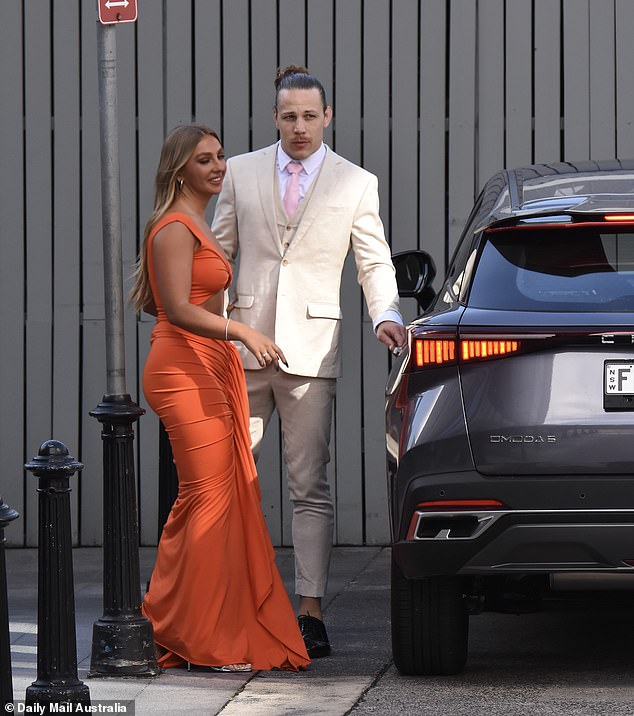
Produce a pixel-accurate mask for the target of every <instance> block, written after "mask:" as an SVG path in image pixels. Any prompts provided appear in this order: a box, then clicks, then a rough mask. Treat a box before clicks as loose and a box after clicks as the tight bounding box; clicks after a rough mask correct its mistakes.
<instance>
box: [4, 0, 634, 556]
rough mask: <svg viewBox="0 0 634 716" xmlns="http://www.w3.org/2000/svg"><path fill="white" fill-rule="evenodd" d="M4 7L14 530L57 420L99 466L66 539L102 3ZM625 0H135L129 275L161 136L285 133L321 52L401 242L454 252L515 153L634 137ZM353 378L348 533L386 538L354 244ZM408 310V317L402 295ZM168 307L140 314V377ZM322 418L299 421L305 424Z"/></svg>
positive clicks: (273, 511) (343, 483) (615, 146)
mask: <svg viewBox="0 0 634 716" xmlns="http://www.w3.org/2000/svg"><path fill="white" fill-rule="evenodd" d="M52 8H53V5H52V4H51V3H42V2H36V0H15V1H14V2H10V3H6V8H4V14H3V22H2V23H0V53H1V58H2V62H0V92H1V94H2V99H3V110H2V113H1V114H0V129H1V130H2V131H0V148H1V150H2V158H3V161H2V165H1V167H0V227H1V231H2V240H1V242H0V251H1V256H0V324H1V325H2V339H3V340H2V346H3V351H2V370H1V371H0V391H1V393H0V394H1V398H2V400H1V401H0V454H1V455H2V456H3V472H2V475H1V476H0V494H2V495H3V497H4V499H5V500H6V501H7V502H8V503H10V504H11V505H12V506H13V507H15V508H16V509H17V510H18V511H19V512H20V513H21V514H22V516H23V518H24V519H23V520H22V525H23V528H22V531H19V530H18V531H12V532H11V534H9V535H8V538H9V539H10V540H12V544H16V545H21V544H28V545H34V544H36V541H37V524H36V520H37V509H36V505H35V498H34V495H35V493H34V491H33V490H32V489H30V488H31V486H30V484H29V482H28V477H25V476H24V473H23V471H22V465H23V463H24V462H25V461H26V460H27V459H28V458H29V457H30V456H31V455H33V454H34V451H35V450H36V449H37V446H38V445H39V444H40V442H41V441H42V440H44V439H46V438H49V437H55V438H58V439H62V440H64V442H65V443H66V444H68V445H70V446H72V448H73V451H74V452H75V454H77V455H79V457H80V459H81V460H82V462H83V463H84V465H85V469H84V478H83V479H82V484H81V486H80V487H79V489H78V490H77V491H76V492H75V493H74V497H73V499H74V500H75V502H74V504H73V509H74V510H75V512H76V515H75V517H74V518H73V524H74V525H76V533H75V534H74V539H75V541H76V542H77V543H78V544H83V545H96V544H100V542H101V539H102V515H101V501H102V484H101V480H102V478H101V460H102V446H101V437H100V426H99V424H98V423H97V421H95V420H94V419H93V418H91V417H90V416H89V415H88V411H89V410H90V409H92V408H93V407H95V405H96V404H97V403H98V402H99V400H100V399H101V396H102V394H103V392H104V390H105V366H104V352H105V350H104V340H105V338H104V300H103V268H102V264H103V262H102V238H101V237H102V234H101V197H100V191H101V189H100V170H99V165H100V160H99V124H98V96H97V49H96V37H97V31H96V28H97V18H96V8H95V3H90V2H79V0H58V1H57V2H55V11H54V12H53V9H52ZM632 27H634V3H632V2H631V0H478V2H474V0H304V2H297V0H144V1H143V2H139V19H138V21H137V22H136V23H134V24H128V25H121V26H119V27H118V28H117V49H118V78H119V90H118V92H119V97H118V101H119V121H120V137H119V139H120V152H121V158H120V159H121V191H122V230H123V241H124V274H125V276H126V287H125V288H126V290H127V288H128V287H129V285H130V284H129V282H130V276H131V274H132V272H133V267H134V259H135V256H136V253H137V251H138V246H139V241H140V237H141V234H142V231H143V227H144V224H145V221H146V219H147V217H148V215H149V213H150V211H151V208H152V195H153V186H152V181H153V176H154V172H155V169H156V165H157V162H158V154H159V149H160V145H161V142H162V140H163V137H164V136H165V133H166V132H167V131H168V130H169V129H171V128H172V127H173V126H174V125H175V124H177V123H180V122H189V121H193V120H195V121H200V122H204V123H206V124H209V125H211V126H212V127H214V128H216V129H218V130H219V131H220V133H221V135H222V137H223V141H224V144H225V147H226V150H227V153H228V154H229V155H232V154H238V153H241V152H245V151H249V150H251V149H255V148H258V147H261V146H264V145H266V144H269V143H271V142H273V141H274V140H275V138H276V131H275V127H274V124H273V117H272V111H271V109H272V104H273V96H274V90H273V77H274V74H275V71H276V68H277V67H278V66H283V65H285V64H288V63H294V64H307V65H308V66H309V67H310V68H311V69H312V70H313V71H314V72H315V73H316V74H317V75H318V76H319V77H320V78H321V79H322V80H323V83H324V85H325V87H326V91H327V94H328V96H329V98H330V99H331V100H332V101H333V104H334V108H335V120H334V122H333V124H332V127H331V128H329V129H328V130H327V131H326V139H327V141H328V142H329V143H330V144H331V146H333V148H335V150H336V151H338V152H339V153H341V154H342V155H344V156H346V157H347V158H349V159H351V160H352V161H355V162H358V163H361V164H362V165H364V166H365V167H366V168H368V169H369V170H370V171H372V172H373V173H375V174H377V175H378V177H379V194H380V201H381V215H382V218H383V221H384V223H385V226H386V229H387V234H388V238H389V240H390V242H391V245H392V248H393V250H395V251H400V250H404V249H407V248H410V247H416V246H418V247H421V248H425V249H426V250H428V251H430V253H432V255H433V256H434V258H435V260H436V263H437V265H438V268H439V272H442V270H443V269H444V267H445V265H446V262H447V261H448V259H449V257H450V255H451V252H452V251H453V248H454V247H455V245H456V242H457V240H458V237H459V235H460V231H461V228H462V225H463V223H464V220H465V219H466V217H467V214H468V212H469V210H470V207H471V204H472V202H473V200H474V198H475V195H476V194H477V192H478V190H479V188H480V187H481V186H482V184H483V183H484V181H485V180H486V179H487V178H488V177H489V176H490V175H491V174H492V173H493V172H495V171H497V170H498V169H500V168H503V167H510V166H513V165H517V164H519V163H528V162H533V161H537V162H542V161H549V160H576V159H585V158H588V157H591V158H609V157H610V156H620V157H628V156H630V157H631V156H634V120H633V119H632V118H633V117H634V74H633V73H632V71H631V68H632V66H634V43H632V42H631V28H632ZM341 300H342V307H343V310H344V322H343V354H344V377H343V378H342V379H341V381H340V384H339V390H338V398H337V402H336V408H335V414H334V422H333V459H332V461H331V464H330V465H329V471H328V475H329V479H330V482H331V486H332V490H333V494H334V495H335V498H336V540H337V542H338V543H339V544H360V543H364V542H365V543H368V544H381V543H383V542H385V541H386V540H387V534H388V532H387V507H386V499H385V486H384V475H383V464H384V458H383V455H384V446H383V416H382V410H383V396H382V393H383V385H384V381H385V378H386V375H387V372H388V370H389V365H390V359H389V357H388V356H387V354H386V351H385V350H384V349H383V348H382V347H381V346H379V345H378V344H377V342H376V340H375V339H374V337H373V335H372V330H371V326H370V322H369V318H368V315H367V311H366V309H365V306H364V304H363V300H362V295H361V292H360V290H359V287H358V286H357V283H356V277H355V270H354V265H353V262H351V261H350V262H348V265H347V267H346V269H345V274H344V280H343V286H342V298H341ZM403 312H404V315H405V316H406V318H408V319H411V318H413V317H414V316H415V313H416V308H415V306H414V305H413V302H412V301H411V300H407V301H404V303H403ZM152 325H153V319H151V317H149V316H147V315H141V316H138V317H137V316H135V315H134V313H133V312H132V311H129V312H128V314H127V315H126V318H125V337H126V348H127V353H126V371H127V386H128V389H129V391H130V392H131V393H132V394H133V397H134V398H135V399H137V400H138V402H139V404H140V405H142V406H143V407H147V406H146V405H145V402H144V399H143V396H142V394H141V385H140V376H141V373H142V369H143V363H144V361H145V357H146V355H147V351H148V348H149V336H150V333H151V329H152ZM309 437H310V436H307V439H309ZM281 442H282V441H281V437H280V433H279V425H278V424H277V422H274V424H273V425H272V429H271V431H270V433H269V434H268V435H267V439H266V442H265V445H264V448H263V452H262V457H261V460H260V464H259V472H260V475H261V482H262V494H263V503H262V504H263V509H264V512H265V514H266V518H267V522H268V524H269V527H270V530H271V534H272V536H273V540H274V542H275V543H276V544H288V543H289V542H290V523H291V512H290V507H289V503H288V497H287V490H286V486H285V484H284V471H283V467H282V460H281V457H280V454H281V448H282V445H281ZM136 449H137V459H138V462H137V465H138V490H139V508H140V517H141V519H140V527H141V542H142V543H143V544H152V543H154V542H155V540H156V536H157V504H158V479H157V475H158V422H157V420H156V417H155V416H153V415H152V414H151V412H149V411H148V413H147V414H146V415H145V416H144V417H142V418H141V420H140V422H139V424H138V428H137V440H136Z"/></svg>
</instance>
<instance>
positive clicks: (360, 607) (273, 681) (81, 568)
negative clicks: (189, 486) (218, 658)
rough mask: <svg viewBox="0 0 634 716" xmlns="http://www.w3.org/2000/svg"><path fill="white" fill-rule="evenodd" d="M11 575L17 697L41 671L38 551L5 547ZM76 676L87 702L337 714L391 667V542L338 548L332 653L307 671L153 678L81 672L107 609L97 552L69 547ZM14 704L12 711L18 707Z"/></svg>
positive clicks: (289, 576) (288, 571) (139, 711)
mask: <svg viewBox="0 0 634 716" xmlns="http://www.w3.org/2000/svg"><path fill="white" fill-rule="evenodd" d="M6 554H7V582H8V589H9V618H10V637H11V654H12V667H13V690H14V699H15V700H16V701H22V700H23V699H24V695H25V690H26V688H27V686H29V685H30V684H31V683H32V682H33V681H35V679H36V678H37V648H36V647H37V550H35V549H7V552H6ZM154 556H155V549H154V548H142V549H141V583H142V584H145V583H146V581H147V579H148V577H149V575H150V573H151V570H152V566H153V563H154ZM73 561H74V579H75V610H76V625H77V661H78V672H79V678H80V679H81V680H82V681H83V682H84V683H85V684H86V685H87V686H88V687H89V689H90V696H91V700H92V702H93V704H97V703H99V701H101V700H107V701H108V703H109V704H112V702H113V701H117V702H120V703H124V702H130V701H133V702H134V711H130V710H129V709H127V713H134V714H136V716H142V715H143V714H151V715H152V716H157V715H158V714H170V715H171V716H178V715H179V714H223V716H233V715H235V714H254V715H256V714H257V716H280V715H282V714H290V713H292V714H295V715H297V716H304V715H305V716H316V715H317V714H328V715H332V716H340V715H343V714H347V713H349V712H350V711H351V710H353V709H355V706H356V705H357V704H359V703H360V702H361V701H362V700H363V697H364V694H365V693H366V691H368V689H370V688H371V686H372V685H373V683H374V682H375V681H376V680H377V679H378V678H380V677H381V675H382V674H383V673H384V672H385V671H386V670H387V669H388V668H389V666H390V664H391V651H390V635H389V549H385V548H379V547H359V548H354V547H350V548H341V547H339V548H335V550H334V553H333V559H332V566H331V574H330V582H329V590H328V594H327V596H326V599H325V615H326V616H325V621H326V624H327V627H328V633H329V636H330V639H331V643H332V647H333V654H332V656H330V657H329V658H326V659H319V660H315V661H314V662H313V663H312V664H311V666H310V667H309V669H308V670H307V671H306V672H303V673H299V674H297V673H288V672H281V671H273V672H253V673H251V674H214V673H210V672H204V671H192V672H187V671H186V670H185V669H169V670H166V671H165V672H164V673H162V674H161V675H160V676H159V677H157V678H153V679H147V678H138V679H137V678H125V679H118V678H107V679H102V678H96V679H95V678H90V679H89V678H87V671H88V668H89V666H90V651H91V644H92V626H93V623H94V622H95V620H97V619H99V618H100V617H101V616H102V614H103V601H102V552H101V549H99V548H77V549H75V550H74V552H73ZM278 565H279V568H280V572H281V574H282V577H283V579H284V583H285V585H286V587H287V589H288V590H289V592H292V584H293V559H292V552H291V550H289V549H280V550H278ZM18 712H19V709H18V708H16V713H18Z"/></svg>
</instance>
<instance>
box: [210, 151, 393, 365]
mask: <svg viewBox="0 0 634 716" xmlns="http://www.w3.org/2000/svg"><path fill="white" fill-rule="evenodd" d="M276 152H277V144H274V145H272V146H270V147H266V148H264V149H261V150H259V151H256V152H251V153H249V154H242V155H239V156H236V157H233V158H231V159H229V161H228V163H227V174H226V176H225V181H224V184H223V187H222V192H221V193H220V196H219V198H218V203H217V205H216V210H215V214H214V220H213V224H212V229H213V231H214V233H215V235H216V237H217V238H218V241H219V242H220V244H221V245H222V247H223V249H224V251H225V253H226V255H227V257H228V258H229V260H230V261H231V262H232V263H233V262H234V261H235V259H236V256H237V257H238V262H239V268H238V273H237V280H236V281H235V283H234V286H233V287H232V297H233V300H235V309H234V312H233V313H232V314H231V315H232V317H233V318H235V319H236V320H238V321H241V322H243V323H246V324H248V325H249V326H252V327H254V328H256V329H257V330H259V331H261V332H262V333H265V334H266V335H269V336H271V337H272V338H273V339H274V340H275V342H276V343H277V344H278V345H279V346H280V347H281V349H282V350H283V351H284V354H285V356H286V358H287V360H288V368H287V367H285V366H284V365H282V364H280V366H281V368H282V369H283V370H286V371H287V372H289V373H292V374H294V375H302V376H309V377H319V378H335V377H337V376H339V375H340V373H341V358H340V350H339V332H340V326H341V317H342V313H341V308H340V305H339V295H340V286H341V275H342V271H343V265H344V261H345V259H346V256H347V254H348V252H349V250H350V249H352V252H353V254H354V259H355V262H356V268H357V278H358V281H359V283H360V284H361V286H362V288H363V293H364V295H365V299H366V303H367V306H368V312H369V314H370V317H371V318H372V320H373V321H374V320H375V318H376V317H377V316H379V315H380V314H381V313H383V312H384V311H387V310H390V309H391V310H395V311H397V310H398V290H397V286H396V279H395V272H394V266H393V264H392V260H391V254H390V248H389V246H388V244H387V242H386V240H385V235H384V231H383V224H382V222H381V219H380V217H379V198H378V182H377V178H376V177H375V176H374V175H373V174H370V173H369V172H367V171H365V170H364V169H362V168H361V167H358V166H356V165H355V164H352V163H351V162H349V161H347V160H346V159H343V157H340V156H338V155H337V154H335V153H334V152H333V151H332V150H331V149H330V148H327V151H326V157H325V159H324V163H323V165H322V168H321V171H320V173H319V175H318V176H317V178H316V179H315V183H314V187H313V189H312V194H309V195H308V203H307V205H306V207H305V209H304V211H303V213H302V215H301V219H300V222H299V225H298V227H297V230H296V233H295V234H294V236H293V239H292V241H291V243H290V245H289V246H288V248H286V249H285V248H284V246H283V243H282V241H280V233H279V230H278V218H279V221H281V222H285V221H286V217H285V216H284V215H282V216H281V217H277V212H278V209H277V208H276V207H277V206H279V205H280V202H279V201H278V200H277V198H276V197H275V195H274V191H276V190H277V189H276V187H277V182H276V179H275V177H276V171H277V169H276ZM301 208H302V207H301V206H300V210H301ZM238 348H239V350H240V352H241V356H242V360H243V364H244V367H245V368H247V369H259V368H261V366H260V364H259V363H258V362H257V361H256V359H255V357H254V356H253V355H252V354H251V353H249V352H248V351H247V350H246V349H245V348H244V346H242V345H241V344H239V346H238Z"/></svg>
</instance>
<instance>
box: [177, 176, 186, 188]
mask: <svg viewBox="0 0 634 716" xmlns="http://www.w3.org/2000/svg"><path fill="white" fill-rule="evenodd" d="M176 183H177V184H178V191H183V184H184V183H185V182H184V181H183V180H182V179H177V180H176Z"/></svg>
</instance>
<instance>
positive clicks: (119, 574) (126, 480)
mask: <svg viewBox="0 0 634 716" xmlns="http://www.w3.org/2000/svg"><path fill="white" fill-rule="evenodd" d="M144 412H145V411H144V410H143V408H140V407H139V406H138V405H136V403H134V402H133V401H132V400H131V398H130V396H129V395H127V394H126V395H116V396H113V395H109V396H108V395H107V396H104V398H103V401H102V402H101V403H100V404H99V405H98V406H97V407H96V408H95V409H94V410H91V411H90V414H91V415H92V416H93V417H95V418H97V420H99V422H100V423H101V424H102V432H101V437H102V439H103V489H104V526H103V530H104V544H103V600H104V614H103V616H102V617H101V619H99V620H97V621H96V622H95V623H94V625H93V634H92V656H91V660H90V671H89V674H88V675H89V676H91V677H92V676H157V675H158V674H159V672H160V669H159V667H158V664H157V661H156V652H155V646H154V633H153V630H152V624H151V623H150V621H149V620H148V619H146V617H145V616H143V614H142V613H141V577H140V569H139V527H138V516H137V508H136V504H137V502H136V485H135V479H134V453H133V450H132V441H133V440H134V430H133V429H132V424H133V423H134V422H135V421H136V420H138V418H139V417H140V416H141V415H143V413H144Z"/></svg>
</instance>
